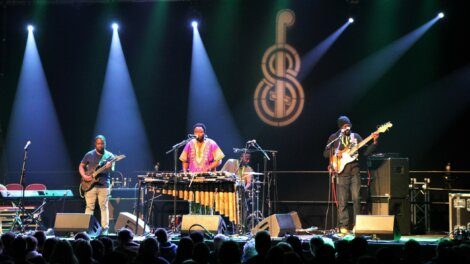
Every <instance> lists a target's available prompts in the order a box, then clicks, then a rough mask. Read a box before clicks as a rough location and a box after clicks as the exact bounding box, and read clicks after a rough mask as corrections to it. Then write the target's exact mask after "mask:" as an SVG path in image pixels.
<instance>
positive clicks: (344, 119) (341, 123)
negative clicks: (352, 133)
mask: <svg viewBox="0 0 470 264" xmlns="http://www.w3.org/2000/svg"><path fill="white" fill-rule="evenodd" d="M345 124H349V126H352V124H351V120H349V118H348V117H347V116H340V117H338V128H342V127H343V126H344V125H345Z"/></svg>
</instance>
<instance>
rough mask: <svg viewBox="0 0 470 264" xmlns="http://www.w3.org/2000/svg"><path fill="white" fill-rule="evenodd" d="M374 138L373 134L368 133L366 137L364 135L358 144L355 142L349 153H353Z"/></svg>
mask: <svg viewBox="0 0 470 264" xmlns="http://www.w3.org/2000/svg"><path fill="white" fill-rule="evenodd" d="M373 138H374V134H370V135H369V136H368V137H366V138H365V139H364V140H362V141H361V142H359V144H357V146H355V147H353V148H352V149H351V151H350V152H351V153H354V152H356V151H358V150H359V149H360V148H362V147H364V146H365V145H366V144H367V143H368V142H369V141H371V140H372V139H373Z"/></svg>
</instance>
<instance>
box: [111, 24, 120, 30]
mask: <svg viewBox="0 0 470 264" xmlns="http://www.w3.org/2000/svg"><path fill="white" fill-rule="evenodd" d="M111 27H112V28H113V30H118V29H119V25H118V23H113V24H112V25H111Z"/></svg>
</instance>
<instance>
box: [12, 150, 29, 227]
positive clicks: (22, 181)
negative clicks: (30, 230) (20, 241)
mask: <svg viewBox="0 0 470 264" xmlns="http://www.w3.org/2000/svg"><path fill="white" fill-rule="evenodd" d="M29 145H31V141H28V142H27V143H26V146H24V156H23V163H22V165H21V175H20V185H21V198H20V202H19V203H18V209H19V211H18V212H17V214H16V217H15V221H13V223H12V225H11V230H13V229H14V228H15V226H16V225H18V227H19V228H20V231H21V232H24V229H25V226H24V224H23V221H22V220H21V216H24V215H25V214H26V209H25V207H24V191H25V185H26V184H25V177H26V161H27V160H28V147H29Z"/></svg>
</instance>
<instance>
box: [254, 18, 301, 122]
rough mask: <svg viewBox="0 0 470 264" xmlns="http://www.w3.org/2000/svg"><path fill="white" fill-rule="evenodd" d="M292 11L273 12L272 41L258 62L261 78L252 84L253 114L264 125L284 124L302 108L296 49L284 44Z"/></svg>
mask: <svg viewBox="0 0 470 264" xmlns="http://www.w3.org/2000/svg"><path fill="white" fill-rule="evenodd" d="M294 21H295V15H294V12H292V10H289V9H283V10H280V11H279V12H278V13H277V18H276V43H275V44H274V45H272V46H271V47H270V48H268V49H267V50H266V52H265V53H264V55H263V59H262V62H261V68H262V71H263V75H264V79H263V80H262V81H261V82H260V83H259V84H258V86H257V87H256V91H255V95H254V104H255V109H256V113H257V114H258V116H259V117H260V118H261V120H263V121H264V122H265V123H266V124H269V125H271V126H287V125H289V124H291V123H292V122H294V121H295V120H296V119H297V118H298V117H299V115H300V114H301V113H302V110H303V108H304V90H303V89H302V85H300V83H299V81H298V80H297V79H296V77H297V74H298V73H299V69H300V58H299V54H298V53H297V51H296V50H295V49H294V48H293V47H292V46H290V45H289V44H287V43H286V30H287V27H290V26H292V25H293V24H294Z"/></svg>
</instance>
